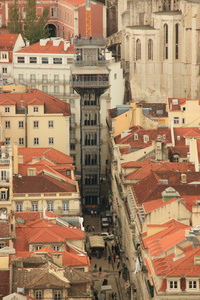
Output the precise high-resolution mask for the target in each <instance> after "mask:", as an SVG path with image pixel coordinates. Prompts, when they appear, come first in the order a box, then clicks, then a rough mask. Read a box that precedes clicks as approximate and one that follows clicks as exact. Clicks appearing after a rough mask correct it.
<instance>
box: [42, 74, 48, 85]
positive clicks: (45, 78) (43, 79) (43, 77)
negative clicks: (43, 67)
mask: <svg viewBox="0 0 200 300" xmlns="http://www.w3.org/2000/svg"><path fill="white" fill-rule="evenodd" d="M42 83H47V75H46V74H43V75H42Z"/></svg>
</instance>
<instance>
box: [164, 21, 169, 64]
mask: <svg viewBox="0 0 200 300" xmlns="http://www.w3.org/2000/svg"><path fill="white" fill-rule="evenodd" d="M164 59H168V25H167V24H165V25H164Z"/></svg>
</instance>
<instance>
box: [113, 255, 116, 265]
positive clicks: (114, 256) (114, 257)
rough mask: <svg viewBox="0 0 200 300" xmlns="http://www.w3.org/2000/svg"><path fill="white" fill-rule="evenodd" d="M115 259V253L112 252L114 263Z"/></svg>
mask: <svg viewBox="0 0 200 300" xmlns="http://www.w3.org/2000/svg"><path fill="white" fill-rule="evenodd" d="M115 259H116V254H115V253H114V254H113V260H114V263H115Z"/></svg>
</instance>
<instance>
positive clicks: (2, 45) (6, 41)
mask: <svg viewBox="0 0 200 300" xmlns="http://www.w3.org/2000/svg"><path fill="white" fill-rule="evenodd" d="M18 37H19V34H11V33H8V34H6V33H2V34H1V38H0V50H1V51H3V50H9V51H12V50H13V48H14V46H15V43H16V41H17V39H18Z"/></svg>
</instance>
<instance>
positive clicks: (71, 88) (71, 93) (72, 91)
mask: <svg viewBox="0 0 200 300" xmlns="http://www.w3.org/2000/svg"><path fill="white" fill-rule="evenodd" d="M69 92H70V95H74V89H73V87H71V86H70V91H69Z"/></svg>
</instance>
